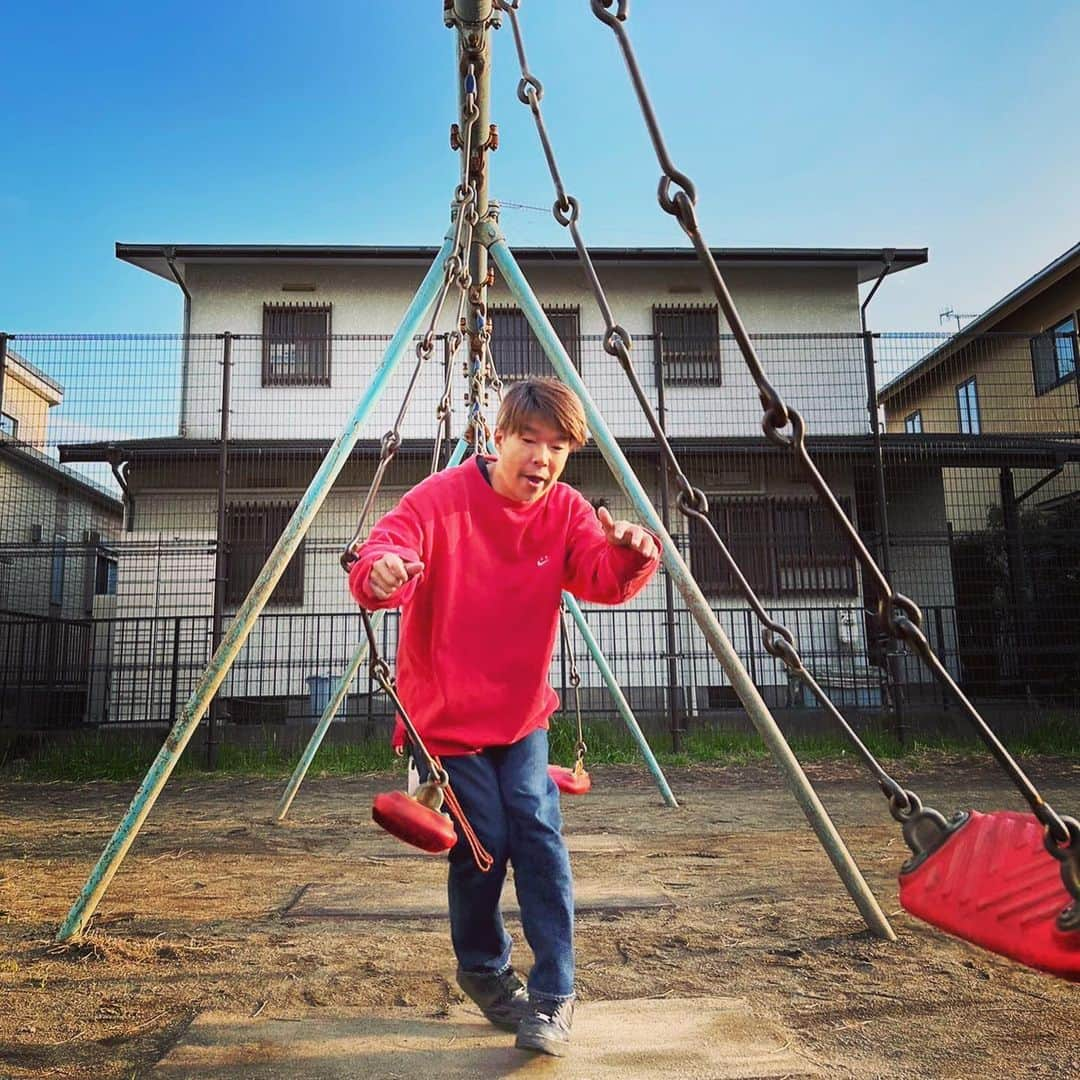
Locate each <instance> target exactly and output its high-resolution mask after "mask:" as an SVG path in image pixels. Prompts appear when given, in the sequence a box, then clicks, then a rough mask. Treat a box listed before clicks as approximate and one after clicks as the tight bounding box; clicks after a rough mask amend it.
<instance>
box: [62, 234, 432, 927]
mask: <svg viewBox="0 0 1080 1080" xmlns="http://www.w3.org/2000/svg"><path fill="white" fill-rule="evenodd" d="M453 248H454V229H453V226H451V228H450V230H449V231H448V232H447V234H446V237H445V239H444V240H443V244H442V247H441V248H440V250H439V253H438V255H436V257H435V261H434V262H433V263H432V264H431V268H430V269H429V270H428V272H427V274H426V275H425V276H424V279H423V281H422V282H421V283H420V287H419V288H418V289H417V291H416V295H415V296H414V297H413V299H412V302H411V303H410V304H409V307H408V309H407V310H406V312H405V314H404V316H403V317H402V320H401V324H400V326H399V327H398V329H397V333H395V334H394V337H393V338H392V339H391V341H390V343H389V345H387V347H386V352H385V354H384V355H383V360H382V363H381V364H380V365H379V368H378V369H377V370H376V372H375V374H374V376H373V377H372V380H371V382H370V383H369V384H368V387H367V390H366V391H365V393H364V396H363V397H362V398H361V400H360V401H359V402H358V403H357V405H356V408H355V410H354V412H353V414H352V416H351V417H350V419H349V421H348V424H347V425H346V427H345V429H344V430H343V431H342V433H341V434H340V435H339V436H338V438H337V440H336V441H335V442H334V445H333V446H331V447H330V450H329V451H328V452H327V455H326V457H325V458H323V462H322V464H321V465H320V466H319V469H318V472H316V474H315V476H314V477H313V478H312V481H311V483H310V484H309V485H308V489H307V491H305V492H304V494H303V496H302V498H301V499H300V503H299V505H298V506H297V508H296V510H295V512H294V513H293V516H292V517H291V518H290V519H289V522H288V524H287V525H286V526H285V529H284V531H283V532H282V534H281V536H280V537H279V539H278V542H277V543H276V544H275V545H274V549H273V550H272V551H271V552H270V555H269V556H268V558H267V560H266V564H265V565H264V566H263V568H262V570H260V571H259V575H258V577H257V578H256V579H255V583H254V584H253V585H252V587H251V590H250V591H249V592H248V594H247V596H246V597H245V599H244V602H243V604H241V605H240V608H239V609H238V611H237V613H236V615H235V616H234V618H233V621H232V622H231V623H230V624H229V628H228V629H227V630H226V631H225V634H224V636H223V637H222V639H221V643H220V644H219V645H218V647H217V649H215V650H214V655H213V656H212V657H211V658H210V662H209V663H208V664H207V666H206V668H205V670H204V671H203V673H202V676H201V677H200V678H199V682H198V684H197V685H196V687H195V689H194V690H193V691H192V694H191V697H190V698H189V699H188V701H187V703H186V704H185V705H184V708H183V711H182V712H181V714H180V716H179V717H178V718H177V721H176V723H175V724H173V727H172V730H171V731H170V732H169V735H168V737H167V738H166V740H165V743H164V745H163V746H162V748H161V750H160V751H159V752H158V755H157V757H156V758H155V759H154V762H153V764H152V765H151V766H150V770H149V772H147V774H146V777H145V779H144V780H143V782H142V784H140V785H139V789H138V791H136V792H135V796H134V798H133V799H132V800H131V805H130V806H129V807H128V810H127V813H126V814H125V815H124V818H123V820H122V821H121V822H120V824H119V825H118V826H117V829H116V832H114V833H113V836H112V839H110V840H109V842H108V844H107V845H106V846H105V850H104V851H103V852H102V854H101V857H100V858H99V859H98V862H97V865H96V866H95V867H94V869H93V870H92V871H91V874H90V877H89V879H88V880H87V882H86V884H85V885H84V886H83V889H82V892H81V893H80V894H79V896H78V899H77V900H76V901H75V903H74V905H73V906H72V908H71V910H70V911H69V912H68V915H67V918H66V919H65V920H64V922H63V924H62V925H61V927H60V929H59V931H58V932H57V935H56V940H57V941H69V940H70V939H72V938H73V937H76V936H77V935H78V934H80V933H82V931H83V929H84V928H85V926H86V923H87V921H88V920H89V919H90V917H91V916H92V915H93V914H94V911H95V910H96V909H97V906H98V904H99V903H100V902H101V898H102V897H103V896H104V895H105V891H106V890H107V889H108V887H109V883H110V882H111V881H112V879H113V876H114V875H115V874H116V871H117V870H118V869H119V867H120V864H121V862H123V860H124V856H125V855H126V854H127V852H128V849H129V848H130V847H131V845H132V843H133V842H134V840H135V837H136V836H137V835H138V832H139V829H140V828H141V827H142V824H143V822H144V821H145V820H146V818H147V816H148V815H149V813H150V811H151V809H153V806H154V803H155V802H156V801H157V798H158V796H159V795H160V794H161V790H162V788H164V786H165V783H166V781H167V780H168V779H169V776H170V775H171V774H172V771H173V769H174V768H175V767H176V763H177V762H178V761H179V760H180V755H181V754H182V753H183V752H184V747H186V746H187V744H188V742H189V740H190V739H191V737H192V735H194V734H195V730H196V728H197V727H198V726H199V721H200V720H201V719H202V718H203V716H204V714H205V713H206V710H207V709H208V708H209V706H210V702H211V700H212V699H213V697H214V695H215V694H216V693H217V691H218V688H219V687H220V686H221V684H222V683H223V682H224V681H225V677H226V675H228V673H229V669H230V668H231V667H232V665H233V662H234V661H235V660H236V657H237V656H238V655H239V653H240V650H241V649H242V648H243V646H244V642H245V641H247V638H248V635H249V634H250V633H251V631H252V629H253V627H254V625H255V622H256V620H257V619H258V617H259V614H260V613H261V612H262V609H263V608H264V607H265V606H266V602H267V601H268V600H269V599H270V594H271V593H272V592H273V591H274V586H275V585H277V583H278V581H279V579H280V578H281V575H282V574H284V572H285V569H286V567H287V566H288V565H289V560H290V559H291V558H292V557H293V555H294V554H295V552H296V549H297V548H298V547H299V546H300V543H301V541H302V540H303V539H304V536H305V535H306V534H307V531H308V529H309V528H310V527H311V523H312V521H314V519H315V515H316V514H317V513H318V511H319V508H320V507H321V506H322V504H323V501H324V500H325V498H326V496H327V495H328V494H329V493H330V488H331V487H332V486H333V483H334V481H335V480H336V479H337V476H338V474H339V473H340V472H341V470H342V469H343V468H344V467H345V463H346V462H347V461H348V460H349V455H350V454H351V453H352V451H353V448H354V447H355V446H356V443H357V440H358V439H359V438H360V430H361V428H362V426H363V424H364V422H365V421H366V420H367V418H368V416H369V414H370V413H371V410H372V409H373V408H374V407H375V404H376V403H377V402H378V400H379V398H380V397H381V396H382V394H383V391H384V390H385V389H386V385H387V383H388V382H389V379H390V376H391V375H392V374H393V372H394V369H395V368H396V367H397V365H398V363H399V362H400V361H401V359H402V357H403V356H404V355H405V353H406V352H407V351H408V350H409V348H410V347H411V346H412V342H413V338H414V336H415V335H416V334H417V332H418V331H419V329H420V326H421V324H422V322H423V320H424V318H425V316H426V315H427V314H428V312H429V311H430V309H431V306H432V304H433V303H434V302H435V299H436V297H437V296H438V294H439V290H440V288H441V287H442V284H443V281H444V280H445V277H446V270H445V263H446V260H447V259H448V258H449V257H450V254H451V252H452V251H453Z"/></svg>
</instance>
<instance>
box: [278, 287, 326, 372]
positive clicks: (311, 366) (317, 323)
mask: <svg viewBox="0 0 1080 1080" xmlns="http://www.w3.org/2000/svg"><path fill="white" fill-rule="evenodd" d="M262 342H263V346H262V353H263V355H262V383H263V386H329V385H330V307H329V305H324V304H263V337H262Z"/></svg>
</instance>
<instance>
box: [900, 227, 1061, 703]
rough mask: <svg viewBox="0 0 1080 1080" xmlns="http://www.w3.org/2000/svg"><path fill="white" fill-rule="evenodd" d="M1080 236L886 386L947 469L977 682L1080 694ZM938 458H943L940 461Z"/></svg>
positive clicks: (903, 430)
mask: <svg viewBox="0 0 1080 1080" xmlns="http://www.w3.org/2000/svg"><path fill="white" fill-rule="evenodd" d="M1078 326H1080V244H1076V245H1074V246H1073V247H1071V248H1069V250H1068V251H1066V252H1064V253H1063V254H1061V255H1059V256H1058V257H1057V258H1056V259H1054V260H1053V261H1052V262H1051V263H1049V264H1048V265H1047V266H1045V267H1043V268H1042V269H1041V270H1039V271H1038V273H1036V274H1033V275H1032V276H1031V277H1030V278H1028V279H1027V280H1026V281H1024V282H1022V283H1021V284H1020V285H1018V286H1017V287H1016V288H1015V289H1013V290H1011V291H1010V292H1009V293H1008V294H1007V295H1006V296H1003V297H1002V298H1001V299H999V300H997V301H996V302H995V303H993V304H991V305H990V307H989V308H987V309H986V311H984V312H983V313H982V314H981V315H979V316H977V317H976V318H974V319H973V320H972V321H971V322H969V323H968V324H967V325H966V326H964V327H963V329H961V330H960V331H958V332H957V333H956V334H954V335H952V336H951V337H949V338H948V339H947V340H945V341H944V342H942V343H940V344H939V345H937V346H936V347H935V348H933V349H931V350H929V351H928V352H927V353H926V355H924V356H923V357H922V358H921V359H920V360H919V361H918V362H917V363H915V364H913V365H912V366H910V367H909V368H908V369H907V370H905V371H904V372H902V373H901V374H900V375H898V376H897V377H896V378H895V379H893V380H892V381H891V382H890V383H888V384H887V385H886V386H884V387H883V388H882V389H881V392H880V394H879V401H880V402H881V405H882V408H883V410H884V415H885V420H886V426H887V429H888V431H889V432H891V433H896V434H895V435H891V436H889V437H891V438H901V437H904V436H907V437H909V438H912V439H916V440H921V441H922V442H923V443H924V445H925V446H926V447H927V452H928V453H930V454H932V455H934V456H935V457H936V459H937V460H939V461H941V462H942V464H943V465H946V467H945V468H943V480H944V487H945V497H946V509H947V514H948V521H949V528H950V531H951V533H952V546H953V565H954V584H955V587H956V589H957V600H958V604H959V607H960V610H961V624H962V626H961V630H962V635H963V637H964V639H965V651H966V652H967V653H968V655H969V661H968V663H967V665H966V666H967V667H968V669H969V672H972V673H973V672H976V671H978V672H979V673H980V674H979V676H978V677H977V678H974V679H973V680H972V681H973V682H974V683H975V684H976V685H977V684H979V683H985V684H986V685H988V686H990V685H993V686H997V687H1004V686H1006V685H1007V684H1008V683H1010V682H1011V683H1012V684H1014V685H1015V687H1016V689H1017V690H1018V691H1022V692H1027V693H1030V692H1031V691H1032V687H1033V686H1038V685H1044V686H1046V685H1048V686H1052V687H1055V688H1056V689H1055V691H1054V692H1055V693H1069V694H1075V693H1076V692H1078V691H1080V681H1078V679H1077V676H1076V672H1077V670H1078V669H1080V650H1078V647H1077V645H1076V642H1077V640H1078V639H1080V617H1078V610H1080V581H1078V580H1077V570H1078V566H1080V542H1078V541H1077V536H1078V534H1080V378H1078V375H1077V364H1078V355H1080V349H1078V347H1077V329H1078ZM945 454H948V455H949V456H948V457H947V458H946V457H945V456H943V455H945Z"/></svg>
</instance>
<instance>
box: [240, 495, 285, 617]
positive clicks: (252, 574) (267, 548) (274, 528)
mask: <svg viewBox="0 0 1080 1080" xmlns="http://www.w3.org/2000/svg"><path fill="white" fill-rule="evenodd" d="M295 510H296V504H295V503H293V504H291V505H290V504H288V503H233V504H232V505H230V506H227V507H226V508H225V544H226V547H225V603H226V604H239V603H242V602H243V600H244V598H245V597H246V596H247V594H248V592H249V591H250V589H251V586H252V585H253V584H254V583H255V578H256V577H258V575H259V571H260V570H261V569H262V568H263V566H264V565H265V563H266V560H267V558H268V557H269V555H270V552H271V550H272V549H273V547H274V545H275V544H276V543H277V541H278V538H279V537H280V536H281V534H282V533H283V532H284V531H285V526H286V525H287V524H288V521H289V518H291V517H292V515H293V513H294V512H295ZM269 602H270V603H271V604H302V603H303V602H304V544H303V542H302V543H301V544H300V547H299V549H298V550H297V552H296V554H295V555H293V557H292V559H291V560H290V561H289V565H288V566H287V567H286V568H285V573H284V574H282V576H281V579H280V580H279V581H278V583H277V585H276V586H275V587H274V591H273V593H271V595H270V601H269Z"/></svg>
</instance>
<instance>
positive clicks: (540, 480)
mask: <svg viewBox="0 0 1080 1080" xmlns="http://www.w3.org/2000/svg"><path fill="white" fill-rule="evenodd" d="M522 480H524V481H525V483H526V485H527V486H528V487H530V488H532V489H533V491H539V490H540V489H541V488H542V487H543V486H544V484H546V483H547V480H546V478H545V477H543V476H532V475H529V474H527V473H526V474H525V475H523V476H522Z"/></svg>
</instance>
